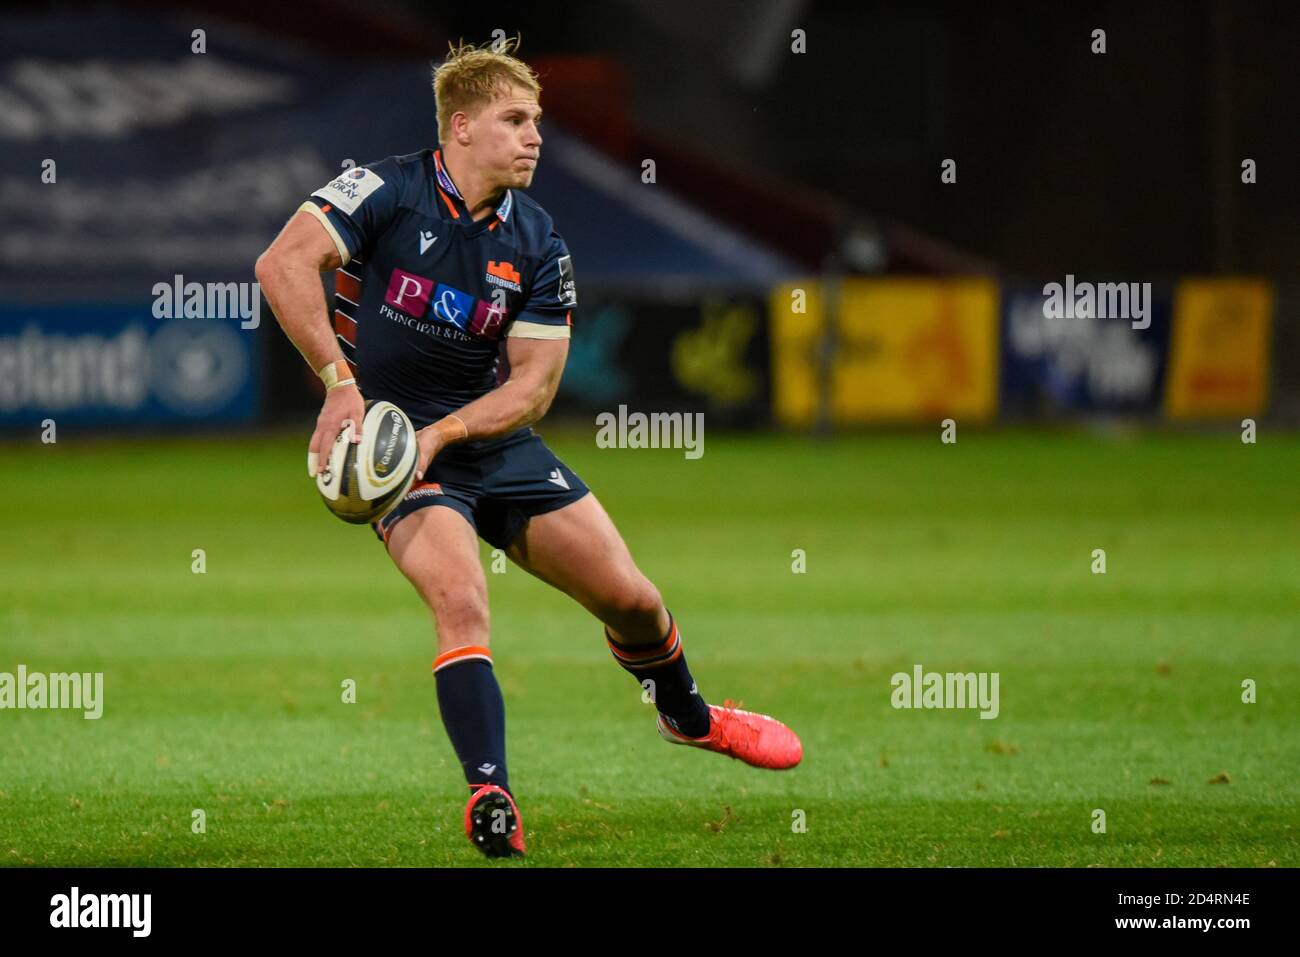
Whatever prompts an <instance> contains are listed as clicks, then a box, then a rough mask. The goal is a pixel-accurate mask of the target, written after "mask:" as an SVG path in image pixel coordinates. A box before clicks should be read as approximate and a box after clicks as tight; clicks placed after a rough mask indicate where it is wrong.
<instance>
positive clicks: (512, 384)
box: [415, 336, 569, 479]
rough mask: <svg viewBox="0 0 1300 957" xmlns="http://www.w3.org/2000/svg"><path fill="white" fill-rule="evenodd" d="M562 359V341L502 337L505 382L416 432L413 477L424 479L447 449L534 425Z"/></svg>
mask: <svg viewBox="0 0 1300 957" xmlns="http://www.w3.org/2000/svg"><path fill="white" fill-rule="evenodd" d="M568 356H569V340H568V339H526V338H523V337H522V336H510V337H509V338H507V339H506V355H505V358H506V359H507V361H508V362H509V363H510V378H509V379H507V380H506V381H505V382H503V383H502V384H501V385H499V386H497V387H496V388H495V389H493V390H492V391H491V392H489V393H488V394H487V395H485V396H481V397H480V398H477V399H475V400H474V401H473V402H471V403H470V404H469V405H466V406H464V407H462V408H460V409H457V410H456V412H455V413H454V414H453V415H449V416H447V417H446V418H443V419H439V420H438V421H437V422H435V423H433V425H430V426H428V427H427V428H423V429H421V430H420V431H419V433H417V435H416V438H417V440H418V441H419V445H420V455H419V460H418V462H417V463H416V469H415V474H416V477H417V478H418V479H423V478H424V470H425V469H426V468H428V467H429V463H430V462H432V461H433V459H434V457H435V456H436V455H437V454H438V453H439V452H440V451H442V449H443V448H445V447H446V446H447V445H450V444H453V443H455V442H464V441H467V440H470V439H494V438H496V437H497V436H500V435H506V434H508V433H510V432H513V431H514V430H515V429H521V428H523V427H524V426H526V425H532V424H533V423H534V422H536V421H538V420H539V419H540V418H541V417H542V416H544V415H545V414H546V410H547V409H549V408H550V407H551V402H552V400H554V398H555V391H556V390H557V389H558V388H559V387H560V376H561V375H563V374H564V362H565V360H566V359H567V358H568Z"/></svg>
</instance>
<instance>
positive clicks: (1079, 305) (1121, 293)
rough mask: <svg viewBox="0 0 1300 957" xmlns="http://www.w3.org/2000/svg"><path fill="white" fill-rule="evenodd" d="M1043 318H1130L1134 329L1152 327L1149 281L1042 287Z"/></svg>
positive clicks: (1068, 282)
mask: <svg viewBox="0 0 1300 957" xmlns="http://www.w3.org/2000/svg"><path fill="white" fill-rule="evenodd" d="M1043 318H1044V319H1129V320H1132V323H1131V324H1132V326H1133V328H1134V329H1147V328H1150V326H1151V283H1149V282H1099V283H1092V282H1080V283H1076V282H1075V281H1074V274H1073V273H1069V274H1067V275H1066V277H1065V282H1064V283H1059V282H1049V283H1048V284H1047V285H1045V286H1043Z"/></svg>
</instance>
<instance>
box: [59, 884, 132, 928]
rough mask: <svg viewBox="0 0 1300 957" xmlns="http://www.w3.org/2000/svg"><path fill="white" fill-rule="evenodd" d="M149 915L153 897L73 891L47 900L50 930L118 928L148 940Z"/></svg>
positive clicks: (79, 889)
mask: <svg viewBox="0 0 1300 957" xmlns="http://www.w3.org/2000/svg"><path fill="white" fill-rule="evenodd" d="M152 913H153V895H152V894H83V893H81V888H79V887H73V888H72V890H71V891H69V892H68V893H67V894H55V895H54V896H53V897H51V898H50V926H51V927H69V928H76V927H121V928H127V929H129V930H130V931H131V936H132V937H148V936H149V932H150V930H151V928H152V925H153V921H152Z"/></svg>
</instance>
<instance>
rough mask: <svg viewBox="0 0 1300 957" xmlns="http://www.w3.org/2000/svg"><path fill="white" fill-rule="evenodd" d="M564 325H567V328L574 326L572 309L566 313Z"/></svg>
mask: <svg viewBox="0 0 1300 957" xmlns="http://www.w3.org/2000/svg"><path fill="white" fill-rule="evenodd" d="M564 324H565V325H566V326H571V325H573V310H572V309H570V310H569V311H568V312H566V313H565V314H564Z"/></svg>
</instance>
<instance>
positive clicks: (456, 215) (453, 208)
mask: <svg viewBox="0 0 1300 957" xmlns="http://www.w3.org/2000/svg"><path fill="white" fill-rule="evenodd" d="M437 189H438V195H439V196H441V197H442V201H443V202H444V203H446V204H447V208H448V209H450V210H451V218H452V219H460V213H458V212H456V206H455V204H454V203H452V201H451V200H450V199H448V198H447V194H446V193H444V192H443V191H442V187H441V186H439V187H437Z"/></svg>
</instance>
